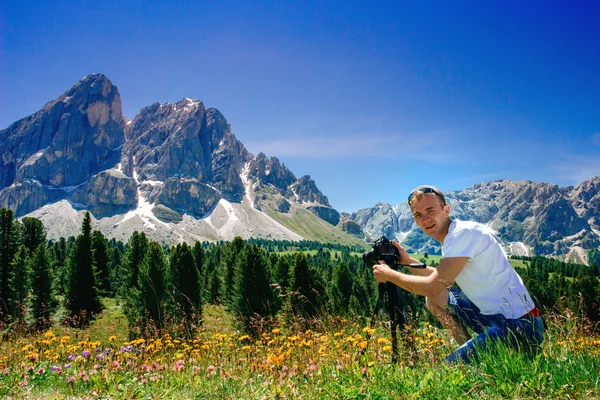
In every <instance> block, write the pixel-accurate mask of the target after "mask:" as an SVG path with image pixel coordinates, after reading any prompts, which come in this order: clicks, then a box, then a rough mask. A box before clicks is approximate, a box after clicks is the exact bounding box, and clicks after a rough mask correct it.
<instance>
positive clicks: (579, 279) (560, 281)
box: [512, 250, 600, 322]
mask: <svg viewBox="0 0 600 400" xmlns="http://www.w3.org/2000/svg"><path fill="white" fill-rule="evenodd" d="M595 254H597V250H592V251H590V260H592V261H593V262H594V263H593V264H592V263H590V266H587V265H581V264H573V263H565V262H561V261H558V260H555V259H552V258H547V257H541V256H536V257H512V258H514V259H520V260H523V261H525V265H526V268H516V269H517V272H518V273H519V275H521V277H522V278H523V281H524V282H525V286H526V287H527V289H528V290H529V293H530V294H531V296H532V297H533V299H534V301H535V303H536V304H537V305H538V307H541V308H542V309H546V310H552V309H557V310H564V309H565V308H569V309H570V310H571V311H574V312H575V313H577V314H578V315H581V316H585V317H586V318H588V319H589V320H590V321H592V322H600V311H599V310H600V280H599V279H598V277H599V276H600V269H599V268H598V264H597V261H595V259H592V257H593V256H595Z"/></svg>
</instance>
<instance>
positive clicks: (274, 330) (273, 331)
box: [271, 328, 281, 335]
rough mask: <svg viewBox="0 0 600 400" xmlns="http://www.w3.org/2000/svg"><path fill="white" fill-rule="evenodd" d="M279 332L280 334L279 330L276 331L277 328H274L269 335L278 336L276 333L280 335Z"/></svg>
mask: <svg viewBox="0 0 600 400" xmlns="http://www.w3.org/2000/svg"><path fill="white" fill-rule="evenodd" d="M280 332H281V330H280V329H278V328H275V329H273V330H272V331H271V333H272V334H273V335H277V334H278V333H280Z"/></svg>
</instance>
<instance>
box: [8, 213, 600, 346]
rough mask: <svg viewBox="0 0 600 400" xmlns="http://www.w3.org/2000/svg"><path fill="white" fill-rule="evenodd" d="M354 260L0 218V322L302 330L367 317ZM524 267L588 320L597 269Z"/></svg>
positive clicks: (411, 301)
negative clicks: (215, 307) (120, 313)
mask: <svg viewBox="0 0 600 400" xmlns="http://www.w3.org/2000/svg"><path fill="white" fill-rule="evenodd" d="M306 250H314V251H312V252H310V253H305V252H304V251H306ZM360 252H362V249H358V248H353V247H344V246H342V245H323V244H319V243H316V242H309V241H304V242H287V241H266V240H262V239H251V240H248V241H244V240H242V239H241V238H239V237H237V238H235V239H234V240H233V241H231V242H217V243H209V242H203V243H200V242H196V243H194V244H193V245H188V244H186V243H181V244H178V245H176V246H171V247H169V246H166V245H164V244H163V245H161V244H159V243H157V242H153V241H150V240H148V238H147V237H146V235H145V234H144V233H139V232H134V233H133V234H132V235H131V237H130V238H129V240H128V242H127V243H126V244H124V243H122V242H120V241H116V240H114V239H111V240H107V239H106V238H105V237H104V236H103V235H102V233H101V232H99V231H93V230H92V228H91V222H90V215H89V213H86V215H85V218H84V221H83V223H82V227H81V233H80V234H79V235H78V236H77V237H71V238H68V239H65V238H61V239H60V240H58V241H55V242H53V241H47V240H46V234H45V230H44V227H43V224H42V223H41V221H39V220H37V219H34V218H22V219H21V220H20V221H19V220H17V219H15V218H14V216H13V214H12V212H11V211H10V210H6V209H0V323H1V324H3V325H4V326H5V329H6V327H8V328H16V327H28V328H29V329H45V328H46V327H48V326H49V325H50V324H51V321H52V318H53V317H54V319H56V320H60V321H62V322H63V323H67V324H71V325H85V324H87V323H89V321H91V320H92V319H93V318H94V317H95V316H97V315H98V314H99V313H100V312H101V311H102V307H103V306H102V301H101V298H102V297H113V298H117V299H119V301H121V302H122V304H123V310H124V313H125V315H126V317H127V320H128V322H129V328H130V333H131V336H132V337H137V336H152V335H156V334H160V333H162V332H165V331H168V332H171V333H176V334H178V335H185V336H191V335H193V333H194V332H195V331H196V330H197V329H198V328H199V327H200V326H201V325H202V321H203V315H202V310H203V307H204V305H205V304H219V305H223V306H224V307H225V308H226V309H227V310H229V311H230V312H232V313H233V314H234V315H235V321H236V322H237V323H239V325H240V327H241V328H243V329H245V330H246V331H247V332H249V333H255V332H257V331H258V330H259V328H261V327H262V326H263V325H264V324H269V323H272V322H274V320H275V318H277V317H284V318H289V319H293V320H294V321H302V322H303V323H307V324H309V323H310V322H311V321H315V320H318V319H319V318H320V317H323V316H325V315H330V314H336V315H342V316H359V315H362V316H370V315H371V313H372V312H373V311H374V310H373V307H374V306H375V302H376V300H377V295H378V291H377V284H376V282H375V280H374V279H373V276H372V271H371V269H370V268H366V267H365V266H364V264H363V262H362V259H361V257H360V256H359V255H357V254H356V253H360ZM311 253H314V254H311ZM424 258H427V256H426V255H425V256H424ZM525 261H526V262H527V263H528V268H526V269H522V270H519V272H520V274H521V276H522V277H523V279H524V280H525V282H526V285H527V287H528V288H529V290H530V292H531V294H532V296H533V297H534V298H535V300H536V303H537V304H538V305H540V306H542V307H547V308H552V307H555V306H564V307H570V308H572V309H573V310H575V311H577V312H583V313H585V315H587V316H588V317H589V318H590V319H592V320H594V321H597V320H598V315H597V314H598V304H599V303H600V301H599V300H600V298H599V295H600V288H599V281H598V279H597V275H598V268H597V267H593V268H590V267H586V266H581V265H577V264H566V263H561V262H559V261H557V260H553V259H549V258H545V257H534V258H531V259H526V260H525ZM404 298H405V301H406V308H405V309H406V311H407V316H408V318H409V319H410V318H418V319H425V318H427V319H429V320H431V317H430V315H429V313H428V312H426V311H425V304H424V301H423V299H422V298H421V297H419V296H414V295H412V294H409V293H406V294H405V296H404ZM561 302H562V303H561ZM60 305H62V307H59V306H60ZM58 310H64V311H61V312H63V313H64V315H56V312H57V311H58Z"/></svg>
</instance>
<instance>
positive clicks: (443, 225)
mask: <svg viewBox="0 0 600 400" xmlns="http://www.w3.org/2000/svg"><path fill="white" fill-rule="evenodd" d="M410 210H411V211H412V214H413V218H414V219H415V222H416V223H417V225H419V228H421V229H422V230H423V232H425V234H427V235H428V236H431V237H432V238H434V239H436V240H437V241H439V242H443V240H444V237H446V234H447V233H448V225H449V223H450V218H449V217H450V206H449V205H448V204H446V205H442V200H441V199H440V198H439V197H438V196H437V195H436V194H435V193H427V194H425V195H423V196H422V197H421V198H420V199H419V200H415V201H414V202H413V203H412V205H411V206H410Z"/></svg>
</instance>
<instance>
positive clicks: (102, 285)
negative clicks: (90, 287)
mask: <svg viewBox="0 0 600 400" xmlns="http://www.w3.org/2000/svg"><path fill="white" fill-rule="evenodd" d="M92 251H93V252H94V261H95V265H96V274H97V275H96V279H97V280H98V282H97V284H98V289H99V290H100V293H101V294H102V295H104V296H106V295H108V294H109V293H110V276H109V258H108V250H107V243H106V239H105V238H104V235H103V234H102V232H100V231H94V232H93V233H92Z"/></svg>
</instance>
